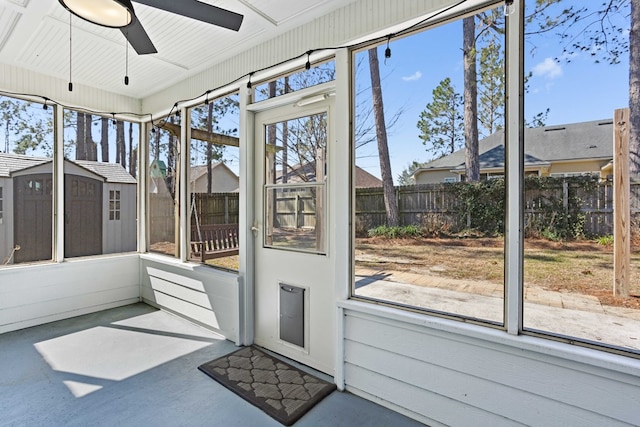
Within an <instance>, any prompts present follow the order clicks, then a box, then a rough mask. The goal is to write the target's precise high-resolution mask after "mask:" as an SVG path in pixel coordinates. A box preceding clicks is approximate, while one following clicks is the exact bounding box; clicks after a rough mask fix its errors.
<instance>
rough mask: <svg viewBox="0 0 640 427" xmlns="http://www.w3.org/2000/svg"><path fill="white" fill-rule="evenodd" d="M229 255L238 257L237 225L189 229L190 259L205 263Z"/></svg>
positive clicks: (216, 225)
mask: <svg viewBox="0 0 640 427" xmlns="http://www.w3.org/2000/svg"><path fill="white" fill-rule="evenodd" d="M198 230H199V232H198ZM231 255H238V224H215V225H201V226H200V228H199V229H198V227H196V226H192V227H191V256H192V257H194V258H198V259H200V260H201V261H202V262H205V261H206V260H208V259H215V258H222V257H226V256H231Z"/></svg>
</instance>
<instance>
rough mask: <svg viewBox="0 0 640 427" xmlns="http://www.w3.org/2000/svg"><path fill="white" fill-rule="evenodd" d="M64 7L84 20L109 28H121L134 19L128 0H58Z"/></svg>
mask: <svg viewBox="0 0 640 427" xmlns="http://www.w3.org/2000/svg"><path fill="white" fill-rule="evenodd" d="M58 1H59V2H60V4H61V5H62V6H64V8H65V9H67V10H68V11H69V12H71V13H73V14H74V15H76V16H77V17H79V18H82V19H84V20H85V21H88V22H91V23H94V24H97V25H101V26H103V27H109V28H122V27H126V26H127V25H130V24H131V23H132V22H133V21H134V19H135V14H134V12H133V5H132V4H131V1H130V0H58Z"/></svg>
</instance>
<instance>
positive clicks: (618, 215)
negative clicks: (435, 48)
mask: <svg viewBox="0 0 640 427" xmlns="http://www.w3.org/2000/svg"><path fill="white" fill-rule="evenodd" d="M615 3H616V4H615V5H613V4H611V5H609V4H601V3H597V2H582V3H579V2H573V1H568V0H562V1H559V2H557V3H556V4H554V5H553V6H552V7H551V8H549V9H547V10H546V11H545V13H546V14H547V15H549V16H560V17H568V16H576V17H578V18H577V19H576V20H575V21H574V20H573V19H571V20H568V19H567V18H564V19H560V20H558V21H557V22H554V23H553V28H549V31H541V29H543V28H544V26H547V27H548V26H549V25H550V24H549V22H544V21H540V20H531V21H527V23H526V27H525V34H527V36H526V38H525V42H526V44H527V45H529V46H537V48H536V49H530V50H527V51H526V52H525V74H526V75H527V76H529V77H528V79H527V86H526V89H527V90H526V93H525V99H524V107H525V119H526V120H527V122H526V123H525V124H526V129H525V134H524V151H525V170H527V169H534V168H535V170H537V171H538V173H537V174H535V175H534V176H527V177H526V179H525V207H524V210H525V211H524V215H525V217H524V219H525V252H524V294H525V299H524V312H523V318H524V329H525V331H526V332H527V333H535V334H539V335H541V336H546V337H551V338H555V339H561V340H570V341H571V342H580V343H584V344H587V345H596V346H600V347H605V348H609V349H616V350H622V351H625V352H633V353H636V354H640V333H639V331H640V323H638V319H640V317H639V315H640V298H639V296H640V241H639V240H638V236H639V235H640V229H639V224H640V222H638V218H639V214H640V198H639V197H638V196H639V195H640V186H639V184H638V172H637V171H635V172H634V171H633V170H631V168H630V166H631V165H632V164H631V162H629V161H627V162H625V161H624V160H620V161H616V160H614V159H615V158H616V156H623V155H625V156H627V157H628V156H629V154H630V151H631V150H630V148H629V144H630V142H629V140H626V141H625V140H623V138H622V137H620V138H617V137H616V136H617V135H622V134H623V132H621V128H620V126H624V123H629V119H628V116H626V115H625V114H626V112H628V110H629V107H632V106H633V107H635V108H638V107H637V104H638V102H640V100H638V99H634V98H633V97H631V96H630V94H629V75H630V74H629V72H630V64H629V47H630V40H629V30H630V3H629V2H615ZM612 5H613V7H611V6H612ZM537 7H538V6H537V5H536V3H535V2H533V1H530V2H527V9H526V11H525V12H526V14H527V15H532V14H533V15H532V16H535V14H540V13H541V12H540V11H537V10H536V8H537ZM599 16H606V19H603V20H600V19H599V18H597V17H599ZM569 40H570V41H569ZM595 82H597V84H595ZM616 112H620V116H616ZM625 117H626V118H625ZM623 143H624V147H625V148H623V145H622V144H623ZM618 158H619V159H622V157H618ZM625 175H626V176H628V177H629V181H628V182H626V184H625V183H624V182H621V181H620V180H619V179H617V178H616V177H621V176H625ZM624 194H627V196H624ZM622 198H626V199H627V201H628V206H627V207H626V209H625V208H623V206H620V205H616V203H615V202H616V200H621V199H622ZM625 218H626V221H625V220H624V219H625ZM623 224H628V225H629V226H628V228H626V230H625V231H624V234H616V228H618V229H619V230H620V231H621V232H622V228H623ZM616 259H619V260H623V259H624V260H625V261H624V262H623V263H621V264H619V265H618V267H615V264H616V262H615V260H616ZM621 273H622V274H621Z"/></svg>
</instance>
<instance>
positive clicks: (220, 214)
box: [190, 193, 240, 227]
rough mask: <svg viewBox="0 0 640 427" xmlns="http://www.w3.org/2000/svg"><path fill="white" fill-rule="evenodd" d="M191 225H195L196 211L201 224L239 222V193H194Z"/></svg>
mask: <svg viewBox="0 0 640 427" xmlns="http://www.w3.org/2000/svg"><path fill="white" fill-rule="evenodd" d="M191 197H192V199H191V203H192V208H191V209H190V211H191V226H192V227H195V225H196V223H195V221H196V215H195V214H196V213H197V218H198V221H199V222H200V224H238V222H239V220H240V199H239V198H238V193H213V194H207V193H193V194H192V195H191Z"/></svg>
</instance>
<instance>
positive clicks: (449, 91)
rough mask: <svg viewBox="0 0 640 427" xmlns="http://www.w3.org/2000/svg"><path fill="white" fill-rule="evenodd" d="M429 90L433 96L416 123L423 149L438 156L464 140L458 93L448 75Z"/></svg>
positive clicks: (460, 99)
mask: <svg viewBox="0 0 640 427" xmlns="http://www.w3.org/2000/svg"><path fill="white" fill-rule="evenodd" d="M432 94H433V100H432V101H431V102H430V103H429V104H427V106H426V108H425V110H424V111H423V112H422V113H420V120H418V124H417V126H418V129H419V130H420V135H419V137H420V139H421V140H422V143H423V144H424V145H425V146H427V149H426V150H427V152H430V153H432V154H433V157H434V158H439V157H443V156H446V155H448V154H451V153H453V152H455V151H456V150H458V149H460V148H461V147H462V144H463V142H464V128H463V119H464V118H463V115H462V112H461V109H462V95H460V94H459V93H456V91H455V88H454V87H453V86H452V85H451V79H450V78H449V77H447V78H445V79H444V80H442V81H441V82H440V84H438V86H437V87H436V88H435V89H434V90H433V92H432Z"/></svg>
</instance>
